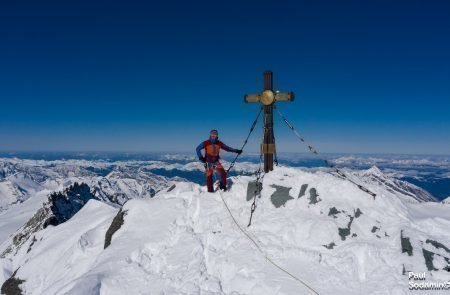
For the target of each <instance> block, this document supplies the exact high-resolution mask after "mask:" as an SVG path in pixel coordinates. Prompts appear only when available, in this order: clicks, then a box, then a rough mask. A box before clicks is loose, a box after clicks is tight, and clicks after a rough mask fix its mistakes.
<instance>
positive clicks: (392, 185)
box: [358, 166, 437, 202]
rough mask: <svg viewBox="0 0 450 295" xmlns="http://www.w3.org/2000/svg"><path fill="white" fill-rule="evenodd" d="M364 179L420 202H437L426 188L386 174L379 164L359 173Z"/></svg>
mask: <svg viewBox="0 0 450 295" xmlns="http://www.w3.org/2000/svg"><path fill="white" fill-rule="evenodd" d="M358 174H359V175H360V176H361V178H362V179H363V180H365V181H366V182H369V183H373V184H375V185H380V186H383V187H385V188H386V189H387V190H388V191H391V192H397V193H398V194H400V195H402V196H407V197H409V198H410V199H413V200H415V201H418V202H436V201H437V200H436V198H435V197H433V196H432V195H431V194H430V193H429V192H427V191H426V190H424V189H422V188H420V187H418V186H416V185H414V184H412V183H409V182H407V181H403V180H399V179H396V178H393V177H389V176H387V175H385V174H384V173H383V172H382V171H381V170H380V169H379V168H378V167H377V166H372V167H371V168H369V169H367V170H365V171H362V172H360V173H358Z"/></svg>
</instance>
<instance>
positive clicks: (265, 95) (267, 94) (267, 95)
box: [244, 90, 294, 105]
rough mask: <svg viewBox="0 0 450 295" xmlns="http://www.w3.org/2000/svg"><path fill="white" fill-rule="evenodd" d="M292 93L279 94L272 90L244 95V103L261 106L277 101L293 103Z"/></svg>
mask: <svg viewBox="0 0 450 295" xmlns="http://www.w3.org/2000/svg"><path fill="white" fill-rule="evenodd" d="M293 100H294V92H279V91H275V92H273V91H272V90H264V91H263V92H262V93H257V94H246V95H245V96H244V101H245V102H246V103H252V102H260V103H262V104H263V105H271V104H273V103H275V102H277V101H293Z"/></svg>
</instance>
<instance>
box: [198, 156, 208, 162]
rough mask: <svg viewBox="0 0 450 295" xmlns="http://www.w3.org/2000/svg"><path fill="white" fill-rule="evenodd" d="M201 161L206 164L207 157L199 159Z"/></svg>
mask: <svg viewBox="0 0 450 295" xmlns="http://www.w3.org/2000/svg"><path fill="white" fill-rule="evenodd" d="M198 159H199V161H200V162H202V163H206V159H205V157H198Z"/></svg>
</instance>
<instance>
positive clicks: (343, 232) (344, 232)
mask: <svg viewBox="0 0 450 295" xmlns="http://www.w3.org/2000/svg"><path fill="white" fill-rule="evenodd" d="M353 218H354V217H353V216H350V221H349V222H348V225H347V227H346V228H342V227H340V228H339V235H340V236H341V239H342V240H343V241H345V238H346V237H347V236H348V235H350V229H351V227H352V222H353Z"/></svg>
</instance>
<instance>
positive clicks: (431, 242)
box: [425, 239, 450, 253]
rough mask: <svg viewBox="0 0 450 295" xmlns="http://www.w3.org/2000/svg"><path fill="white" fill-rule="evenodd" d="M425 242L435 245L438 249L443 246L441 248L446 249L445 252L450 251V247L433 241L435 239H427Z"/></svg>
mask: <svg viewBox="0 0 450 295" xmlns="http://www.w3.org/2000/svg"><path fill="white" fill-rule="evenodd" d="M425 243H427V244H431V245H433V246H434V247H435V248H436V249H439V248H441V249H444V250H445V252H447V253H450V249H449V248H447V247H445V246H444V245H442V244H441V243H439V242H437V241H433V240H430V239H427V240H426V241H425Z"/></svg>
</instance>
